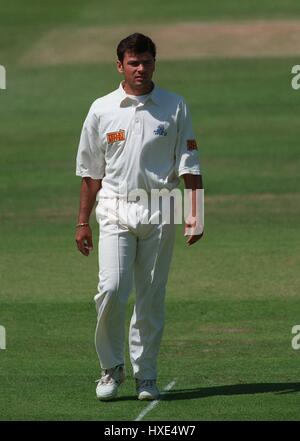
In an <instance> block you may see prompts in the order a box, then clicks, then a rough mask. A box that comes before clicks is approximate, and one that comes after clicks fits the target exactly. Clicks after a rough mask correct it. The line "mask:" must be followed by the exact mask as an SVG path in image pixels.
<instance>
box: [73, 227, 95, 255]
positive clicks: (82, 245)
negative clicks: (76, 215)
mask: <svg viewBox="0 0 300 441" xmlns="http://www.w3.org/2000/svg"><path fill="white" fill-rule="evenodd" d="M75 240H76V243H77V248H78V250H79V251H80V252H81V253H82V254H83V255H84V256H88V255H89V254H90V252H91V251H92V250H93V239H92V230H91V228H90V227H89V225H86V226H84V227H79V228H77V229H76V235H75Z"/></svg>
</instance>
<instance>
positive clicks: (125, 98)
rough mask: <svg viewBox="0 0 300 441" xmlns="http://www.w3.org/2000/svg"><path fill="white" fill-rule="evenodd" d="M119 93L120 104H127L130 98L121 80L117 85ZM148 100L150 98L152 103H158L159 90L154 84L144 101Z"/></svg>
mask: <svg viewBox="0 0 300 441" xmlns="http://www.w3.org/2000/svg"><path fill="white" fill-rule="evenodd" d="M119 94H120V106H126V105H128V103H130V101H131V100H130V97H128V95H127V93H126V92H125V90H124V88H123V81H121V83H120V85H119ZM149 100H152V101H153V103H154V104H159V91H158V87H157V86H155V84H154V87H153V89H152V91H151V93H150V94H149V97H148V99H147V101H146V102H145V103H147V102H148V101H149Z"/></svg>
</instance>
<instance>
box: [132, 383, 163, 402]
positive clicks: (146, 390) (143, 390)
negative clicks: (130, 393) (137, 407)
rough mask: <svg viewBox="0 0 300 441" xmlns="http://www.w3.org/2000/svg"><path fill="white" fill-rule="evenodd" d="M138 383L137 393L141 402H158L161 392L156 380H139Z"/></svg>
mask: <svg viewBox="0 0 300 441" xmlns="http://www.w3.org/2000/svg"><path fill="white" fill-rule="evenodd" d="M135 382H136V392H137V395H138V399H139V400H149V401H150V400H157V399H158V398H159V390H158V389H157V386H156V380H138V379H137V378H136V379H135Z"/></svg>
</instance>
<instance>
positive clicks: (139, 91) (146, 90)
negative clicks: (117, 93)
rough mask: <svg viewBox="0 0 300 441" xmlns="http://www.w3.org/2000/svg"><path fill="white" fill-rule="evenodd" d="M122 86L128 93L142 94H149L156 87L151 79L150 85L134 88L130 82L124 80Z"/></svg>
mask: <svg viewBox="0 0 300 441" xmlns="http://www.w3.org/2000/svg"><path fill="white" fill-rule="evenodd" d="M122 87H123V89H124V91H125V92H126V93H127V94H128V95H135V96H140V95H147V94H148V93H150V92H151V91H152V90H153V88H154V84H153V82H152V81H151V83H149V85H147V86H145V87H143V88H138V89H133V88H132V87H130V86H129V84H128V83H126V81H123V83H122Z"/></svg>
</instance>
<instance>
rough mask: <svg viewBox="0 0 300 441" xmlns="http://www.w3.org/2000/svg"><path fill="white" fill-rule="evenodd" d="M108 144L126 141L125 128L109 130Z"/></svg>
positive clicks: (107, 135)
mask: <svg viewBox="0 0 300 441" xmlns="http://www.w3.org/2000/svg"><path fill="white" fill-rule="evenodd" d="M106 139H107V142H108V144H113V143H114V142H117V141H125V130H122V129H120V130H118V131H117V132H109V133H107V134H106Z"/></svg>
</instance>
